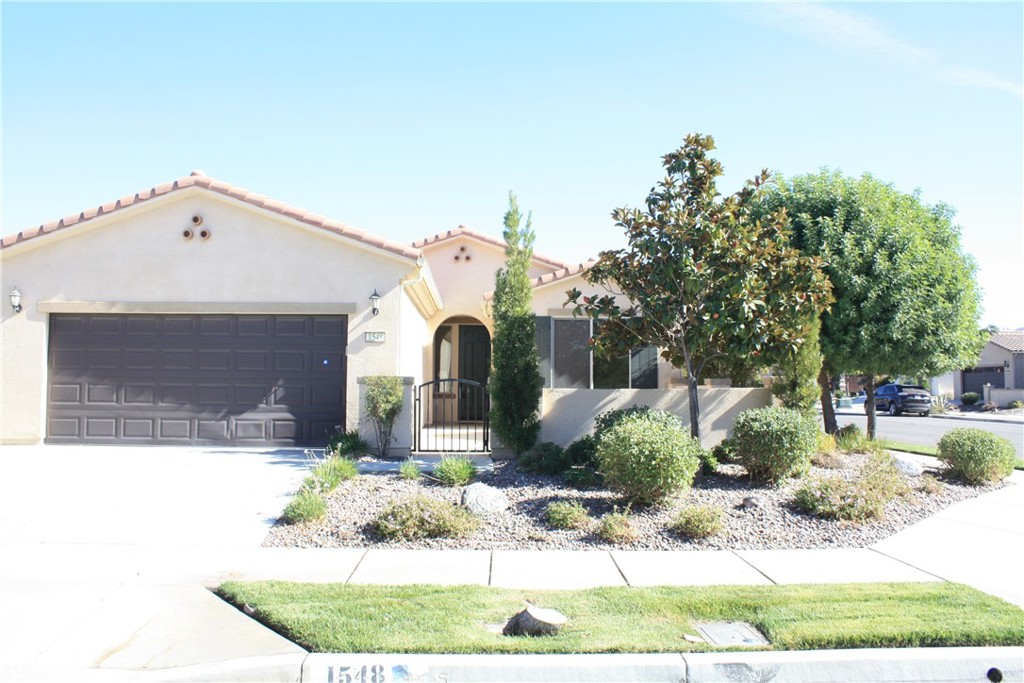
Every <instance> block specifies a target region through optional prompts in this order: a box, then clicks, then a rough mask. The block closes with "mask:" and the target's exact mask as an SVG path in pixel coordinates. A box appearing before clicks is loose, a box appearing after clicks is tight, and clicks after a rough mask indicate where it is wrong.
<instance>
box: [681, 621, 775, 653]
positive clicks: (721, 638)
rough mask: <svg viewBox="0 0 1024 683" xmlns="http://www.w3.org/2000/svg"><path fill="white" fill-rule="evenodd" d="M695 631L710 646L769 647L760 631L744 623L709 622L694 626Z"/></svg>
mask: <svg viewBox="0 0 1024 683" xmlns="http://www.w3.org/2000/svg"><path fill="white" fill-rule="evenodd" d="M696 627H697V631H698V632H699V633H700V634H701V636H703V638H704V640H706V641H707V642H709V643H711V644H712V645H729V646H732V647H737V646H739V647H760V646H762V645H769V642H768V639H767V638H765V637H764V636H763V635H761V633H760V631H758V630H757V629H756V628H754V627H753V626H751V625H750V624H748V623H747V622H745V621H711V622H708V623H705V624H696Z"/></svg>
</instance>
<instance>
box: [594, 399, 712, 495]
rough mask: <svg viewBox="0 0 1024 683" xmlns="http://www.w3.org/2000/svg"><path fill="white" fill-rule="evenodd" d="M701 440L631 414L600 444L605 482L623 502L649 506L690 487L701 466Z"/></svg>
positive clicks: (645, 415)
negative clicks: (621, 495) (627, 501)
mask: <svg viewBox="0 0 1024 683" xmlns="http://www.w3.org/2000/svg"><path fill="white" fill-rule="evenodd" d="M702 450H703V449H702V448H701V447H700V442H699V441H697V440H696V439H694V438H693V437H691V436H690V435H689V434H687V433H685V432H684V431H683V428H682V426H681V424H680V423H679V421H678V420H676V422H675V423H674V424H673V423H669V422H667V421H665V420H664V419H662V418H661V417H659V416H658V415H656V414H651V413H647V412H634V413H633V414H631V415H626V416H624V417H622V418H621V419H619V420H618V421H617V422H616V423H615V424H614V425H613V426H612V427H610V428H609V429H607V430H606V431H605V432H604V434H603V435H602V436H601V437H600V439H599V440H598V446H597V460H598V463H599V471H600V472H601V474H602V475H603V476H604V479H605V483H606V484H607V485H608V487H609V488H610V489H612V490H613V491H617V492H619V493H621V494H623V495H624V496H625V497H626V499H627V500H629V501H631V502H635V503H641V504H647V503H654V502H657V501H659V500H661V499H663V498H665V497H666V496H669V495H671V494H673V493H676V492H678V491H681V490H683V489H686V488H688V487H689V486H691V485H692V484H693V478H694V476H695V475H696V474H697V468H698V467H699V466H700V456H701V451H702Z"/></svg>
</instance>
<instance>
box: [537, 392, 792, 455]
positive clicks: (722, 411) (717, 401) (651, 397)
mask: <svg viewBox="0 0 1024 683" xmlns="http://www.w3.org/2000/svg"><path fill="white" fill-rule="evenodd" d="M697 400H698V402H699V404H700V418H701V420H700V428H701V442H702V444H703V445H704V447H705V448H710V447H712V446H715V445H716V444H718V443H719V442H720V441H722V440H723V439H726V438H728V437H729V436H731V435H732V423H733V420H735V419H736V416H737V415H739V414H740V413H741V412H743V411H744V410H749V409H751V408H764V407H765V406H769V405H771V402H772V395H771V392H770V391H769V390H768V389H762V388H758V389H739V388H737V389H733V388H712V387H701V388H699V389H698V390H697ZM637 405H647V406H650V407H652V408H657V409H659V410H665V411H668V412H670V413H674V414H676V415H679V416H680V417H681V418H682V419H683V422H684V424H686V425H689V423H690V399H689V396H688V393H687V390H686V389H685V388H679V389H545V390H544V399H543V415H544V417H543V422H542V424H541V433H540V438H541V440H542V441H552V442H554V443H557V444H559V445H561V446H567V445H569V444H570V443H572V442H573V441H575V440H576V439H578V438H580V437H581V436H585V435H587V434H591V433H593V430H594V418H595V417H597V416H598V415H600V414H601V413H604V412H607V411H609V410H616V409H619V408H628V407H630V406H637Z"/></svg>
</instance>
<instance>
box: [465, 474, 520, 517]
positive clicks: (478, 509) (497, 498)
mask: <svg viewBox="0 0 1024 683" xmlns="http://www.w3.org/2000/svg"><path fill="white" fill-rule="evenodd" d="M461 502H462V505H463V506H465V508H466V509H467V510H469V511H470V512H472V513H473V514H474V515H481V516H486V515H493V514H495V513H498V512H503V511H504V510H507V509H508V505H509V503H508V496H506V495H505V494H504V493H502V492H501V491H499V490H498V489H496V488H494V487H493V486H488V485H487V484H485V483H483V482H480V481H478V482H476V483H475V484H470V485H469V486H467V487H466V488H464V489H462V499H461Z"/></svg>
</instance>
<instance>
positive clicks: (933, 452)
mask: <svg viewBox="0 0 1024 683" xmlns="http://www.w3.org/2000/svg"><path fill="white" fill-rule="evenodd" d="M879 442H881V443H882V444H883V446H884V447H885V448H888V449H889V450H890V451H902V452H903V453H916V454H918V455H930V456H932V457H935V456H937V455H938V454H939V453H938V451H939V449H938V447H937V446H921V445H919V444H916V443H905V442H903V441H890V440H889V439H879ZM1013 467H1014V469H1018V470H1024V458H1017V459H1016V460H1015V461H1014V463H1013Z"/></svg>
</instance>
